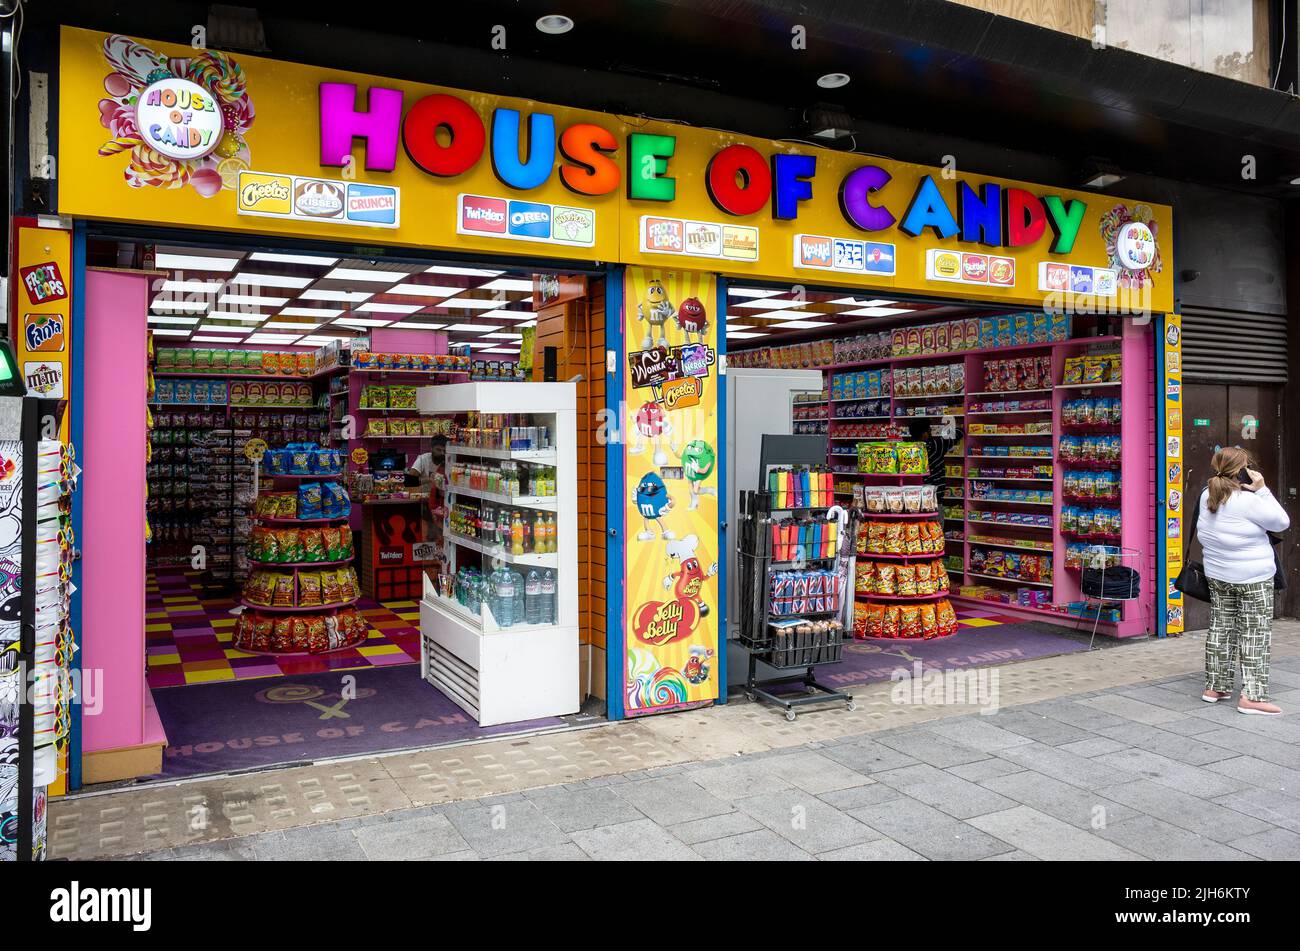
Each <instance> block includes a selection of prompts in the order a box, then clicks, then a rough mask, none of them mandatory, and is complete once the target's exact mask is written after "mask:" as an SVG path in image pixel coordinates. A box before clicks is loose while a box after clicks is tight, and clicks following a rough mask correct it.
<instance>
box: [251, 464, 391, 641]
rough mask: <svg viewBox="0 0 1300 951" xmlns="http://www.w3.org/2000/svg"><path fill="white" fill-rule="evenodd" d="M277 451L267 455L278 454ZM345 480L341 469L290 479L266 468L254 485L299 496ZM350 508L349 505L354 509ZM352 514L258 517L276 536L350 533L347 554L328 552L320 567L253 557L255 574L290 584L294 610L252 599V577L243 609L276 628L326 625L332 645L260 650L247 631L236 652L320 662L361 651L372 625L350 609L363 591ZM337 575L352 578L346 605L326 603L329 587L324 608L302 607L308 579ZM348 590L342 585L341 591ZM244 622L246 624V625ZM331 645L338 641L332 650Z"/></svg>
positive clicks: (305, 562) (256, 514) (261, 469)
mask: <svg viewBox="0 0 1300 951" xmlns="http://www.w3.org/2000/svg"><path fill="white" fill-rule="evenodd" d="M275 451H276V450H268V454H269V453H270V452H275ZM342 478H343V476H342V466H338V467H337V469H326V470H324V471H318V472H315V473H285V472H267V471H265V467H262V466H258V471H257V472H256V477H255V479H254V485H256V486H257V487H258V489H259V490H261V489H266V490H267V494H270V493H272V492H297V490H298V488H299V487H300V486H301V485H302V484H303V483H304V482H305V481H307V480H311V481H316V482H321V483H328V482H338V481H340V480H341V479H342ZM260 494H261V492H260V491H259V495H260ZM349 504H350V503H349ZM348 518H349V512H342V513H338V514H335V515H323V516H321V517H312V518H293V517H280V516H273V515H268V514H263V513H260V512H254V514H253V515H252V521H254V522H256V523H258V524H259V525H261V526H264V527H265V528H267V529H268V530H269V531H271V532H275V531H282V530H285V529H289V528H300V529H306V530H318V529H322V528H332V529H337V530H338V531H339V532H340V533H342V532H344V531H346V532H347V538H348V539H349V541H348V544H347V546H346V547H347V550H346V551H345V552H340V553H337V555H336V556H335V557H330V555H329V554H328V553H327V552H326V553H324V554H325V557H323V558H322V559H320V560H318V561H310V560H295V561H277V560H262V559H259V558H255V557H252V556H250V557H249V559H248V562H249V567H250V569H255V571H256V572H266V573H268V574H270V575H272V576H273V577H274V578H275V579H276V581H275V584H276V586H277V587H278V585H279V584H280V582H279V579H280V578H288V579H290V581H289V582H288V587H289V589H290V590H291V592H292V598H293V603H292V604H275V603H274V601H272V603H269V604H266V603H261V602H260V601H258V600H256V599H254V598H252V597H251V596H250V587H251V586H252V584H253V583H254V580H255V578H256V574H254V573H252V572H250V575H249V581H248V583H247V584H246V585H245V590H244V594H243V597H241V598H240V604H241V605H242V606H243V607H244V609H245V610H246V611H247V612H250V613H251V615H252V616H253V617H254V619H255V620H256V619H260V617H261V615H267V616H268V617H270V618H271V619H272V620H271V623H272V625H274V624H275V619H276V618H278V617H281V616H292V617H294V618H300V619H303V620H305V621H307V622H308V623H309V624H315V623H316V622H317V621H319V622H321V623H322V624H323V625H324V629H325V631H326V636H327V641H326V643H325V644H324V645H322V644H320V643H319V642H316V643H313V644H312V646H311V647H310V648H308V649H303V648H304V645H303V644H302V643H301V638H299V642H298V643H295V644H287V643H284V642H283V641H280V642H279V646H266V645H265V644H262V645H260V646H259V643H258V642H254V641H250V640H249V637H250V636H251V632H249V631H247V630H246V629H245V628H244V627H242V626H241V627H240V628H238V629H237V631H236V643H235V645H234V646H235V647H236V648H237V649H238V650H241V651H244V652H246V653H251V654H268V655H272V656H282V657H294V656H304V655H307V654H310V655H313V656H320V655H324V654H330V653H336V652H338V651H342V650H348V649H350V648H353V647H356V646H357V645H358V644H360V643H361V642H363V641H364V640H365V638H366V635H367V625H366V623H365V621H364V619H363V618H362V616H361V615H360V613H359V612H356V611H351V610H348V609H351V608H352V607H353V606H354V605H355V604H356V603H357V602H358V601H359V600H360V593H359V590H358V585H359V582H358V581H357V579H356V572H355V570H354V569H352V567H351V564H352V561H353V555H354V552H353V551H352V542H351V531H350V529H347V522H348ZM330 571H334V572H338V571H343V572H346V573H347V577H348V580H347V582H346V583H347V584H348V585H350V587H351V594H350V595H345V596H344V597H342V598H341V599H336V600H334V601H326V600H325V591H324V586H323V585H322V586H321V589H322V590H321V591H319V592H318V593H319V595H320V597H321V603H319V604H300V603H299V600H300V597H301V592H302V591H303V590H304V587H303V586H304V584H305V582H304V581H303V580H302V578H303V576H304V575H309V574H312V573H317V572H330ZM342 586H343V585H342V584H340V587H342ZM242 620H243V618H241V621H242ZM329 641H335V642H336V643H334V644H333V645H332V646H330V645H329Z"/></svg>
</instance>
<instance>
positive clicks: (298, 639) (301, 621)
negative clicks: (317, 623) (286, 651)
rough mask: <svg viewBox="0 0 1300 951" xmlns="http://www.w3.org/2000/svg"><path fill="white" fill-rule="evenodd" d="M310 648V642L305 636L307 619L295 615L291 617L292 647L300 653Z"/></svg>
mask: <svg viewBox="0 0 1300 951" xmlns="http://www.w3.org/2000/svg"><path fill="white" fill-rule="evenodd" d="M310 648H311V644H310V642H309V640H308V637H307V619H306V618H302V617H296V618H294V619H293V649H294V650H295V651H297V652H298V653H300V654H305V653H306V652H307V651H308V650H310Z"/></svg>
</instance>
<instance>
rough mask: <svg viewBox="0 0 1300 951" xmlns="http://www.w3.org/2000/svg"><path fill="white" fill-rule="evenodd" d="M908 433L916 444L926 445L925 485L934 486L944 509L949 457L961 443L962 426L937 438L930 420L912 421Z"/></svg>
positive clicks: (940, 504)
mask: <svg viewBox="0 0 1300 951" xmlns="http://www.w3.org/2000/svg"><path fill="white" fill-rule="evenodd" d="M907 431H908V433H909V434H910V435H911V437H912V439H913V440H914V441H915V442H919V443H924V444H925V464H926V472H925V480H924V481H925V484H926V485H932V486H934V491H935V494H936V495H937V496H938V498H939V507H940V509H942V508H943V497H944V492H945V491H946V490H947V488H948V482H947V478H946V476H947V465H948V463H947V458H946V457H947V455H948V453H950V452H952V447H953V446H955V445H957V443H958V442H960V441H961V438H962V436H963V435H965V432H964V430H962V428H961V427H960V426H953V427H952V428H951V429H950V430H949V432H950V433H951V435H944V436H936V435H934V433H933V427H932V426H931V425H930V420H928V419H912V420H909V421H908V423H907Z"/></svg>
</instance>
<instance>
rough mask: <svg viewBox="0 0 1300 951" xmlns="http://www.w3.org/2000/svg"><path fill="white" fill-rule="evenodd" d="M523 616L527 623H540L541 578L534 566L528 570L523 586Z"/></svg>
mask: <svg viewBox="0 0 1300 951" xmlns="http://www.w3.org/2000/svg"><path fill="white" fill-rule="evenodd" d="M524 616H525V617H526V618H527V619H528V623H529V624H540V623H541V617H542V579H541V576H540V575H538V573H537V569H536V568H534V569H533V570H532V571H530V572H528V581H527V582H526V583H525V586H524Z"/></svg>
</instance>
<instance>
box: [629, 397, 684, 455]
mask: <svg viewBox="0 0 1300 951" xmlns="http://www.w3.org/2000/svg"><path fill="white" fill-rule="evenodd" d="M636 432H637V434H638V435H640V437H641V440H644V442H643V441H640V440H638V441H637V442H636V443H635V444H633V445H631V446H629V447H628V450H627V451H628V452H629V453H633V454H635V453H639V452H645V443H646V442H649V443H651V444H652V445H653V446H654V448H655V454H654V462H655V465H656V466H666V465H668V453H666V452H664V450H663V438H664V437H665V436H671V435H672V432H673V424H672V421H671V420H669V418H668V414H667V413H665V412H664V408H663V407H662V406H660V405H659V404H658V403H656V402H655V401H654V400H650V401H649V402H648V403H643V404H642V406H641V408H640V409H639V410H637V413H636Z"/></svg>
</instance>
